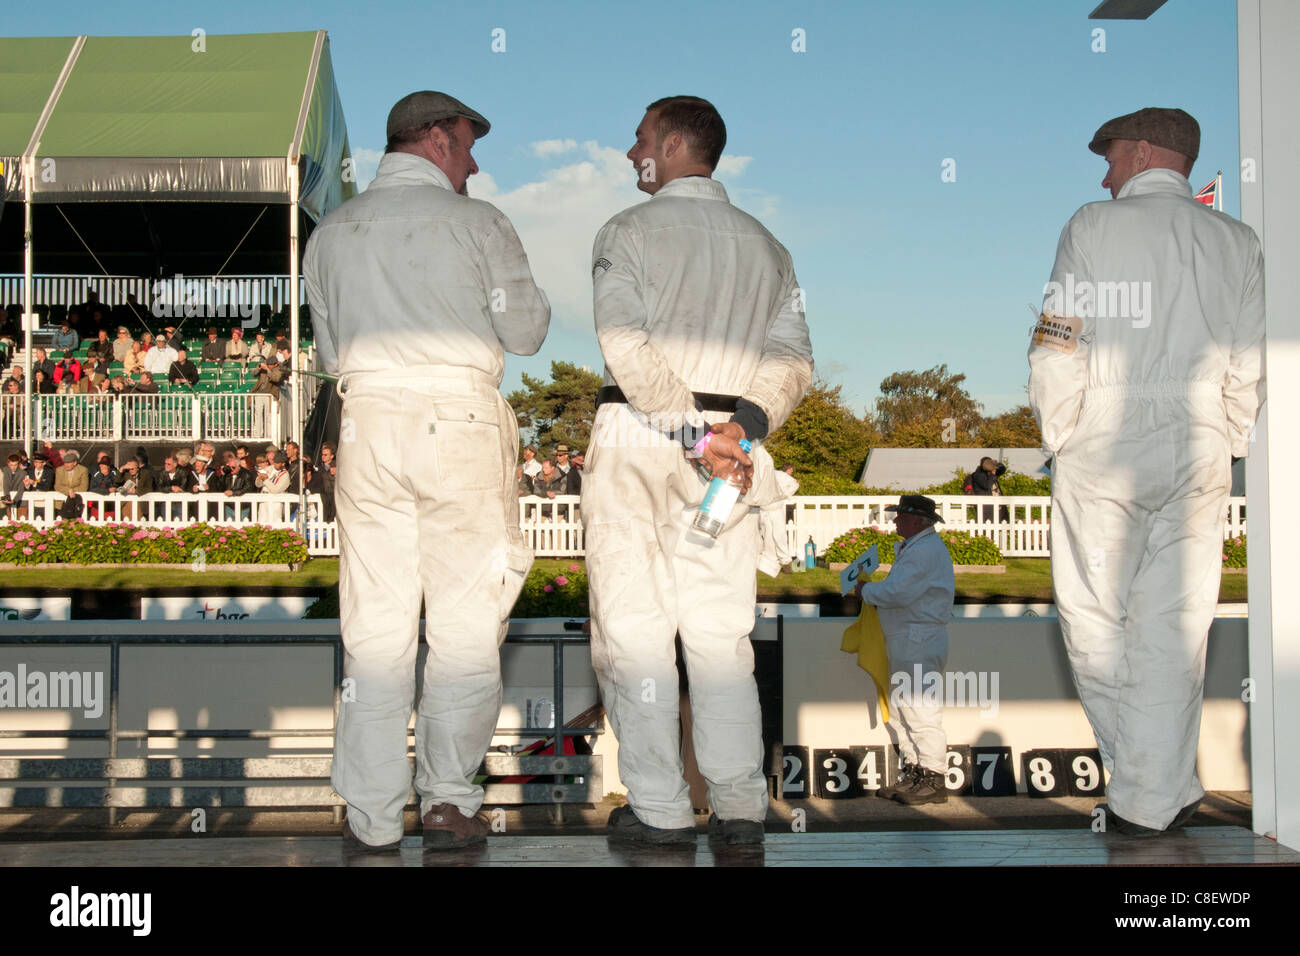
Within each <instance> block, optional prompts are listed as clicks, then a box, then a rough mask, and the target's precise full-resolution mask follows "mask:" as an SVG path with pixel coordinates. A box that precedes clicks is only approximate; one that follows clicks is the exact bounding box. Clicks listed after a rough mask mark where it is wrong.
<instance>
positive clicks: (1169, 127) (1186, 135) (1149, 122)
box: [1088, 106, 1201, 161]
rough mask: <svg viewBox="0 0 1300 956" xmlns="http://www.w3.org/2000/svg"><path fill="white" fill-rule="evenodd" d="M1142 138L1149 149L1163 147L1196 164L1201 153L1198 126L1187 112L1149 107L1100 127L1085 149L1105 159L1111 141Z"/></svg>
mask: <svg viewBox="0 0 1300 956" xmlns="http://www.w3.org/2000/svg"><path fill="white" fill-rule="evenodd" d="M1115 139H1132V140H1140V139H1144V140H1146V141H1147V142H1148V143H1150V144H1151V145H1152V146H1163V147H1164V148H1165V149H1172V150H1173V151H1174V152H1175V153H1182V154H1183V155H1184V156H1187V157H1190V158H1191V159H1192V160H1193V161H1195V159H1196V157H1197V156H1198V155H1199V154H1200V152H1201V127H1200V124H1199V123H1197V122H1196V120H1195V119H1193V118H1192V116H1191V115H1190V114H1189V113H1185V112H1183V111H1182V110H1178V109H1164V108H1162V107H1158V106H1148V107H1146V108H1145V109H1140V110H1138V111H1137V112H1136V113H1129V114H1128V115H1127V116H1117V117H1115V118H1114V119H1113V120H1110V121H1108V122H1106V123H1102V124H1101V129H1099V130H1097V132H1096V134H1095V135H1094V136H1093V137H1092V142H1091V143H1089V144H1088V148H1089V149H1090V150H1092V151H1093V152H1094V153H1096V154H1097V155H1098V156H1105V155H1106V150H1107V149H1109V148H1110V143H1111V140H1115Z"/></svg>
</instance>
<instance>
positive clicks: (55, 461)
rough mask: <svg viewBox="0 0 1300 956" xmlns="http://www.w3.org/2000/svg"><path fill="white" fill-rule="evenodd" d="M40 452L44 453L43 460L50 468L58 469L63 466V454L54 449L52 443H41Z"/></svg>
mask: <svg viewBox="0 0 1300 956" xmlns="http://www.w3.org/2000/svg"><path fill="white" fill-rule="evenodd" d="M41 450H42V451H43V452H44V453H45V460H46V461H48V462H49V463H50V467H51V468H59V467H62V465H63V452H61V451H59V450H58V449H57V448H55V447H54V442H52V441H43V442H41Z"/></svg>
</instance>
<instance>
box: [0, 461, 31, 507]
mask: <svg viewBox="0 0 1300 956" xmlns="http://www.w3.org/2000/svg"><path fill="white" fill-rule="evenodd" d="M5 464H6V468H5V471H4V488H3V492H2V493H0V514H2V515H3V516H4V517H6V518H9V519H21V518H23V517H25V516H26V509H25V508H23V492H24V491H26V490H27V481H28V478H27V472H25V471H23V467H22V465H23V456H22V455H19V454H17V453H15V454H12V455H10V456H9V460H8V461H7V462H6V463H5Z"/></svg>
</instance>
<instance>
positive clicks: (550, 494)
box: [533, 458, 565, 518]
mask: <svg viewBox="0 0 1300 956" xmlns="http://www.w3.org/2000/svg"><path fill="white" fill-rule="evenodd" d="M564 482H565V478H564V475H562V474H561V473H560V470H559V469H558V468H556V467H555V462H554V461H552V460H551V459H549V458H547V459H545V460H543V462H542V471H541V474H539V475H538V476H537V477H536V478H534V479H533V494H534V495H536V496H537V497H538V498H554V497H555V496H556V495H562V494H564ZM554 510H555V509H554V508H553V507H552V506H551V505H542V517H543V518H549V517H551V513H552V512H553V511H554Z"/></svg>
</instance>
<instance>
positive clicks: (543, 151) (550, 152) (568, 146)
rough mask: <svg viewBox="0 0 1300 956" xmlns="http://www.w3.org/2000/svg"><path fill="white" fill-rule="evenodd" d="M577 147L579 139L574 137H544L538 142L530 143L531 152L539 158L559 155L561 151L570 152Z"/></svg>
mask: <svg viewBox="0 0 1300 956" xmlns="http://www.w3.org/2000/svg"><path fill="white" fill-rule="evenodd" d="M577 148H578V143H577V141H576V140H572V139H542V140H538V141H537V142H536V143H529V144H528V150H529V152H531V153H532V154H533V155H534V156H536V157H538V158H539V159H546V158H547V157H548V156H558V155H559V154H560V153H569V152H572V151H573V150H575V149H577Z"/></svg>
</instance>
